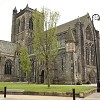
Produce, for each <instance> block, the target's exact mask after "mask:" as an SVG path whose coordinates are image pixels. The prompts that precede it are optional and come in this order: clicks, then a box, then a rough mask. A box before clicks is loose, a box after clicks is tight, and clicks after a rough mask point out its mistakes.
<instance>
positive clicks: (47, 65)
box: [46, 56, 50, 88]
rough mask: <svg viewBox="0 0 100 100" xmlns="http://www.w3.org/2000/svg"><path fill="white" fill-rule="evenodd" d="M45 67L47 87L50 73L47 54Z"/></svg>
mask: <svg viewBox="0 0 100 100" xmlns="http://www.w3.org/2000/svg"><path fill="white" fill-rule="evenodd" d="M46 68H47V85H48V88H49V87H50V75H49V74H50V73H49V71H50V70H49V62H48V56H46Z"/></svg>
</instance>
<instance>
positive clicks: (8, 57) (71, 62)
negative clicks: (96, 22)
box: [0, 5, 100, 84]
mask: <svg viewBox="0 0 100 100" xmlns="http://www.w3.org/2000/svg"><path fill="white" fill-rule="evenodd" d="M33 13H34V10H33V9H31V8H29V7H28V5H27V6H26V7H25V8H24V9H23V10H20V12H17V9H16V8H14V10H13V16H12V32H11V42H8V41H3V40H0V81H21V79H20V78H21V74H20V73H21V71H20V62H19V44H20V43H23V42H24V44H25V45H26V46H27V48H28V52H29V56H30V59H31V67H32V70H31V77H30V81H31V82H33V83H45V82H46V70H45V67H43V65H42V64H41V66H40V67H39V68H37V62H36V60H35V57H34V51H33V48H34V47H33V39H34V37H33V34H34V33H33V32H34V31H33V28H34V26H33V22H32V14H33ZM94 33H95V34H96V47H97V55H98V62H100V59H99V56H100V35H99V31H97V30H94V27H93V23H92V21H91V18H90V16H89V14H86V15H84V16H82V17H80V18H77V19H75V20H72V21H70V22H67V23H65V24H62V25H60V26H57V38H58V41H59V42H60V48H59V52H58V55H57V57H56V59H55V61H54V64H53V65H52V69H51V71H50V76H51V83H57V84H75V83H76V82H77V81H78V80H80V81H90V82H91V83H96V75H97V71H96V62H95V44H94ZM66 39H67V40H71V41H74V44H75V52H67V51H66V48H67V47H66V41H67V40H66ZM98 66H99V65H98ZM99 71H100V68H99ZM37 72H38V75H37ZM23 81H26V74H25V75H24V78H23Z"/></svg>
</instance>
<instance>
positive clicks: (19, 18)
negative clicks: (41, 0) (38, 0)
mask: <svg viewBox="0 0 100 100" xmlns="http://www.w3.org/2000/svg"><path fill="white" fill-rule="evenodd" d="M32 14H33V9H31V8H29V7H28V4H27V6H26V7H25V8H24V9H23V10H20V12H17V9H16V7H15V8H14V10H13V16H12V33H11V42H13V43H20V44H21V43H23V42H24V43H25V44H26V45H27V46H28V44H29V40H31V39H32V32H33V22H32Z"/></svg>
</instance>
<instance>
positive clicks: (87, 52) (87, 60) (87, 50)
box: [86, 47, 89, 65]
mask: <svg viewBox="0 0 100 100" xmlns="http://www.w3.org/2000/svg"><path fill="white" fill-rule="evenodd" d="M86 64H87V65H89V48H88V47H86Z"/></svg>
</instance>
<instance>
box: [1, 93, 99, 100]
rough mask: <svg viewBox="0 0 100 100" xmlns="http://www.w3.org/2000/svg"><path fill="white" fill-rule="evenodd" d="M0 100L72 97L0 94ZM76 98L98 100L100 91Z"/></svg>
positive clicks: (68, 99) (41, 99)
mask: <svg viewBox="0 0 100 100" xmlns="http://www.w3.org/2000/svg"><path fill="white" fill-rule="evenodd" d="M0 100H73V98H72V97H57V96H36V95H34V96H33V95H7V97H6V98H4V97H3V95H0ZM76 100H100V93H94V94H92V95H90V96H88V97H86V98H76Z"/></svg>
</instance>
